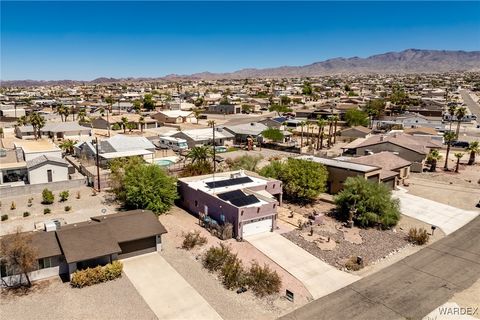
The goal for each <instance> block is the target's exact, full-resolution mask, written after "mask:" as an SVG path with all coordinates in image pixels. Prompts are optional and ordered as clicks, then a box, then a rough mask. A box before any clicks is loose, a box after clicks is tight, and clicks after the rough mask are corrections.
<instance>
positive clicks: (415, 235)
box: [407, 228, 430, 246]
mask: <svg viewBox="0 0 480 320" xmlns="http://www.w3.org/2000/svg"><path fill="white" fill-rule="evenodd" d="M429 238H430V235H429V234H428V233H427V230H425V229H424V228H419V229H417V228H410V230H409V231H408V236H407V239H408V241H409V242H411V243H413V244H417V245H420V246H421V245H424V244H426V243H427V242H428V239H429Z"/></svg>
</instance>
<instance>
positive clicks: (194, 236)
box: [182, 231, 207, 250]
mask: <svg viewBox="0 0 480 320" xmlns="http://www.w3.org/2000/svg"><path fill="white" fill-rule="evenodd" d="M206 243H207V238H206V237H202V236H201V235H200V232H199V231H191V232H188V233H186V234H185V236H184V239H183V243H182V248H183V249H185V250H191V249H193V248H195V247H196V246H203V245H204V244H206Z"/></svg>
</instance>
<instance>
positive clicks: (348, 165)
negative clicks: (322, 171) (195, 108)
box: [296, 156, 381, 172]
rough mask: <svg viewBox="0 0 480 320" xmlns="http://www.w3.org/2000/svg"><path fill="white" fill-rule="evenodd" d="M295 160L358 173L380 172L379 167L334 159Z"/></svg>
mask: <svg viewBox="0 0 480 320" xmlns="http://www.w3.org/2000/svg"><path fill="white" fill-rule="evenodd" d="M296 159H302V160H310V161H313V162H318V163H321V164H323V165H325V166H328V167H335V168H341V169H347V170H353V171H358V172H370V171H375V170H380V169H381V168H380V167H374V166H369V165H365V164H358V163H353V162H346V161H340V160H335V159H327V158H320V157H314V156H299V157H297V158H296Z"/></svg>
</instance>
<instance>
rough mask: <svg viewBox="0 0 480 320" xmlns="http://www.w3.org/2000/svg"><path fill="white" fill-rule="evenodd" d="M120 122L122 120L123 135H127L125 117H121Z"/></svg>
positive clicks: (126, 120)
mask: <svg viewBox="0 0 480 320" xmlns="http://www.w3.org/2000/svg"><path fill="white" fill-rule="evenodd" d="M121 120H122V128H123V133H127V125H128V119H127V117H122V119H121Z"/></svg>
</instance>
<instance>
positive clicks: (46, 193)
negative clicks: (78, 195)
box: [42, 188, 55, 204]
mask: <svg viewBox="0 0 480 320" xmlns="http://www.w3.org/2000/svg"><path fill="white" fill-rule="evenodd" d="M53 201H55V196H54V195H53V192H52V191H50V190H48V189H46V188H45V189H43V191H42V203H43V204H52V203H53Z"/></svg>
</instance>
